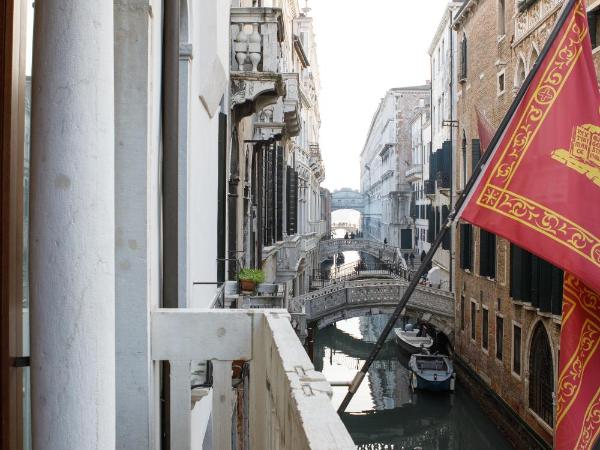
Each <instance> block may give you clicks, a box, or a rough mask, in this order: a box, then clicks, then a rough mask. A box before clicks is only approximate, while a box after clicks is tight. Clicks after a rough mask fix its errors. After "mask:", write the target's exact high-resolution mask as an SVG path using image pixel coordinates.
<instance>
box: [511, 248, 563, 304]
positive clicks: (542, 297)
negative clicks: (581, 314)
mask: <svg viewBox="0 0 600 450" xmlns="http://www.w3.org/2000/svg"><path fill="white" fill-rule="evenodd" d="M562 285H563V271H562V270H561V269H559V268H558V267H555V266H553V265H552V264H550V263H548V262H547V261H544V260H543V259H540V258H538V257H537V256H535V255H532V254H531V253H529V252H528V251H527V250H524V249H522V248H520V247H518V246H516V245H514V244H511V246H510V295H511V297H512V298H513V300H518V301H522V302H527V303H531V304H532V306H535V307H536V308H538V309H539V310H540V311H541V312H549V313H552V314H555V315H560V314H561V311H562V298H563V290H562V289H563V288H562Z"/></svg>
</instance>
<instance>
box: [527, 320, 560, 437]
mask: <svg viewBox="0 0 600 450" xmlns="http://www.w3.org/2000/svg"><path fill="white" fill-rule="evenodd" d="M553 392H554V367H553V364H552V350H551V349H550V342H549V341H548V334H547V333H546V329H545V328H544V325H543V324H542V323H541V322H538V324H537V325H536V326H535V329H534V331H533V336H532V337H531V345H530V347H529V408H530V409H531V410H532V411H533V412H535V413H536V414H537V415H538V416H539V417H540V418H541V419H542V420H543V421H544V422H546V423H547V424H548V425H550V426H552V425H553V419H554V417H553V407H552V393H553Z"/></svg>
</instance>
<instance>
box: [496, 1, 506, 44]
mask: <svg viewBox="0 0 600 450" xmlns="http://www.w3.org/2000/svg"><path fill="white" fill-rule="evenodd" d="M504 1H505V0H498V36H504V35H505V34H506V21H505V17H506V8H505V4H504Z"/></svg>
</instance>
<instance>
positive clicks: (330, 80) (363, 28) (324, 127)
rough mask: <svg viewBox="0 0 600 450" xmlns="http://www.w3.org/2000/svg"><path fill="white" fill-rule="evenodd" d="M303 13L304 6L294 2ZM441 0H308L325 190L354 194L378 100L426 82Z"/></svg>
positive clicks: (428, 76)
mask: <svg viewBox="0 0 600 450" xmlns="http://www.w3.org/2000/svg"><path fill="white" fill-rule="evenodd" d="M299 2H300V6H301V7H304V3H305V0H299ZM447 3H448V1H446V0H369V1H359V0H309V3H308V6H309V7H310V8H312V11H311V13H310V14H311V16H312V17H314V23H315V33H316V43H317V52H318V58H319V69H320V73H321V97H320V100H319V102H320V108H321V139H320V141H321V142H320V144H321V152H322V154H323V159H324V161H325V172H326V179H325V182H324V183H323V185H324V186H325V187H326V188H328V189H330V190H334V189H339V188H342V187H351V188H356V189H358V188H359V176H360V168H359V163H360V159H359V155H360V152H361V150H362V147H363V145H364V142H365V139H366V137H367V132H368V130H369V125H370V124H371V119H372V118H373V114H374V113H375V110H376V109H377V106H378V105H379V101H380V100H381V98H382V97H383V96H384V95H385V92H386V91H387V90H388V89H390V88H392V87H402V86H411V85H419V84H424V83H425V81H426V80H428V79H429V78H430V72H429V55H428V54H427V50H428V49H429V44H430V43H431V41H432V39H433V36H434V34H435V31H436V29H437V26H438V24H439V21H440V20H441V18H442V15H443V13H444V8H445V6H446V4H447Z"/></svg>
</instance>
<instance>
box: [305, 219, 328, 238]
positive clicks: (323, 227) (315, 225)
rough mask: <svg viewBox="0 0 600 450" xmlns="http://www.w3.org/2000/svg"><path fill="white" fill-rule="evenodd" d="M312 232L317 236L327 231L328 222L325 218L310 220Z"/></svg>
mask: <svg viewBox="0 0 600 450" xmlns="http://www.w3.org/2000/svg"><path fill="white" fill-rule="evenodd" d="M309 225H310V232H311V233H315V234H316V235H317V236H319V237H320V236H323V235H324V234H325V233H327V222H326V221H325V220H318V221H316V222H310V223H309Z"/></svg>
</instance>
